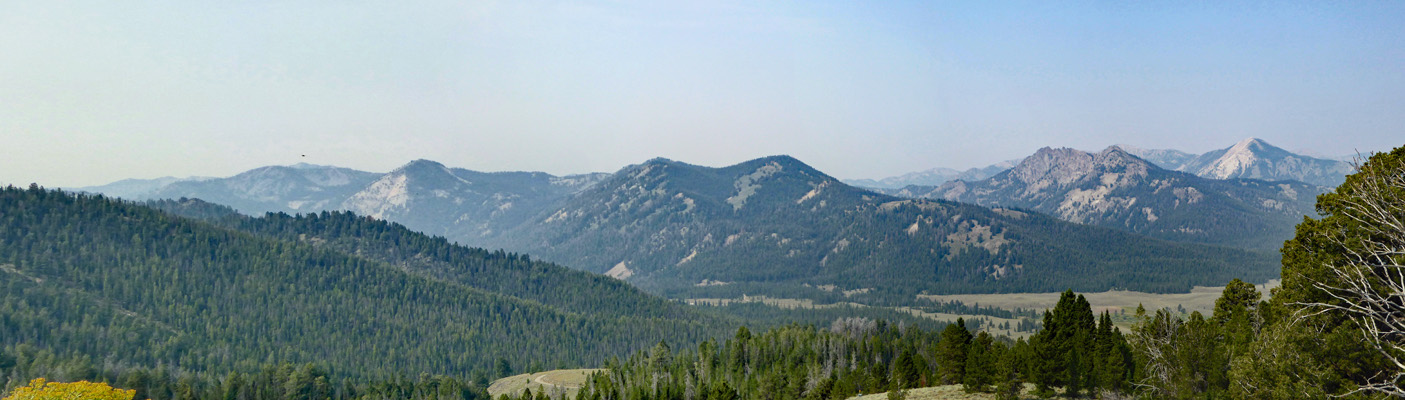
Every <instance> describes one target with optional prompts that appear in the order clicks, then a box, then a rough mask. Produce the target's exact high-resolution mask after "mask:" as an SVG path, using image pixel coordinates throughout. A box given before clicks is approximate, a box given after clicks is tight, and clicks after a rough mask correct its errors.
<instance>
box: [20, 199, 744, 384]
mask: <svg viewBox="0 0 1405 400" xmlns="http://www.w3.org/2000/svg"><path fill="white" fill-rule="evenodd" d="M332 222H346V221H345V220H339V219H336V218H332V217H330V216H329V217H327V218H320V217H319V218H304V219H301V220H282V221H272V222H269V223H268V225H269V226H271V227H281V228H288V229H284V230H282V231H281V232H282V233H280V234H278V235H264V234H251V233H247V232H242V231H238V230H234V229H228V228H222V227H218V226H215V225H211V224H208V223H204V222H199V221H195V220H190V219H185V218H181V217H176V216H172V215H169V214H166V213H162V212H159V211H157V210H154V209H151V208H146V207H142V206H138V205H134V204H130V203H125V202H119V201H113V200H109V199H106V198H102V197H99V196H88V195H70V194H66V193H62V192H54V191H46V190H42V189H39V188H31V189H28V190H24V189H16V188H4V189H0V239H3V240H0V285H3V287H4V291H3V294H0V345H4V346H9V345H16V344H21V343H23V344H27V345H31V346H39V347H41V348H53V349H55V350H56V351H63V352H75V353H77V354H87V355H91V356H96V357H99V358H104V359H108V360H110V361H111V362H119V363H130V364H136V365H167V366H171V367H176V368H182V369H187V370H196V371H207V370H214V371H231V370H241V369H248V368H253V367H254V366H257V365H260V364H262V363H264V362H268V361H270V360H273V361H287V362H297V363H301V362H312V361H316V362H320V363H326V365H329V366H331V367H332V368H333V369H334V370H336V371H337V372H338V374H342V375H350V376H368V375H376V374H383V373H386V372H388V371H395V372H396V373H402V374H408V375H414V374H418V373H420V372H430V373H445V374H465V373H467V372H468V371H470V370H472V369H486V368H489V367H490V365H491V364H492V363H493V361H494V360H496V359H499V358H502V359H505V360H509V361H510V362H512V364H513V365H528V364H531V363H541V364H546V365H597V364H599V363H600V362H603V361H604V360H605V359H606V358H608V357H610V356H613V355H616V354H621V353H622V352H627V351H633V350H636V349H640V348H644V347H646V346H648V345H651V344H653V343H657V342H658V341H659V340H663V339H668V340H670V341H678V342H696V341H699V340H702V339H705V338H708V337H712V336H714V335H716V334H718V333H720V332H725V331H727V330H729V329H731V328H733V327H732V326H709V325H708V323H709V321H711V320H713V319H714V317H709V316H708V315H705V314H693V313H690V312H688V311H679V310H678V308H677V306H675V305H673V304H671V303H667V302H664V301H662V300H660V299H657V298H653V297H651V296H647V295H644V294H642V293H640V292H638V291H636V290H633V289H632V288H628V287H626V286H624V285H619V284H617V283H613V282H608V281H601V280H600V279H595V278H593V277H589V276H585V275H583V274H580V273H576V272H572V271H564V269H561V268H560V267H555V266H547V265H542V264H540V263H535V262H530V261H528V260H527V259H526V258H525V257H521V256H515V255H508V254H503V253H488V252H481V251H475V250H470V249H457V250H455V249H454V248H452V247H446V246H443V245H442V244H443V243H442V242H434V243H427V244H423V245H421V247H419V248H415V247H413V246H406V247H400V246H399V245H396V244H394V243H395V240H386V238H385V236H393V235H396V233H395V232H396V230H394V229H380V230H375V229H367V230H366V231H364V232H363V233H374V234H375V235H377V236H378V237H380V238H378V239H375V241H377V242H381V243H387V242H389V243H390V244H385V245H383V246H384V247H382V248H381V250H379V252H381V253H385V254H393V253H394V252H395V251H399V250H404V251H405V253H403V254H409V255H412V256H411V257H410V258H416V257H419V256H418V255H414V254H416V253H419V254H421V255H422V253H423V250H425V249H434V250H435V251H447V252H450V253H455V254H446V256H445V258H443V259H442V260H446V262H445V263H442V265H440V267H439V269H440V270H441V271H446V272H445V273H449V272H447V271H455V270H458V269H460V268H463V269H464V270H460V272H461V275H473V274H474V272H475V271H485V270H486V271H493V270H498V269H501V270H502V271H503V272H500V273H499V275H497V276H499V277H503V278H502V279H499V281H502V282H504V285H506V286H508V287H509V288H508V289H506V290H503V291H501V292H498V291H492V290H491V288H486V287H485V286H486V284H484V283H482V282H478V283H476V284H475V283H471V281H470V280H466V279H454V278H453V276H448V277H434V276H433V274H432V273H427V271H432V270H433V269H430V268H427V267H425V268H421V267H413V266H407V265H406V263H404V262H400V263H387V262H385V261H391V260H393V259H395V257H394V256H378V257H369V256H360V255H357V254H355V253H357V252H362V251H363V250H364V249H370V248H371V247H366V246H360V247H358V248H356V249H351V248H348V247H347V246H344V245H338V244H335V242H338V241H341V240H342V239H322V238H320V237H311V238H306V239H302V238H303V236H301V235H303V234H302V233H298V234H297V235H299V237H300V239H299V240H287V239H284V237H286V235H292V234H294V232H296V231H297V230H298V229H303V228H297V229H292V228H291V227H294V226H297V225H317V224H318V223H325V224H324V225H323V226H324V227H325V228H327V229H336V230H340V231H342V232H350V231H351V230H356V229H365V228H364V227H359V226H356V225H355V224H342V225H339V224H336V223H332ZM355 235H357V234H356V233H353V234H350V235H349V236H355ZM343 236H346V235H343ZM327 237H329V238H332V237H334V236H332V235H327ZM318 239H322V240H326V243H329V244H316V243H314V242H317V241H318ZM365 243H371V242H369V241H368V242H365ZM436 243H437V244H436ZM367 246H369V245H367ZM447 260H452V261H453V262H452V263H451V262H447ZM431 261H432V259H431ZM513 275H516V276H521V277H523V278H521V279H516V280H513V279H509V278H507V276H513ZM534 282H538V283H537V284H539V283H540V282H556V283H557V284H559V285H561V286H559V287H552V288H544V287H534V286H533V285H534ZM485 289H489V290H485ZM533 290H535V291H536V292H539V293H545V292H547V291H555V292H556V293H562V294H568V295H573V296H579V297H589V296H597V295H598V296H602V297H603V298H606V299H613V300H612V301H617V302H619V303H620V304H621V305H620V306H610V305H608V304H603V303H602V304H590V303H586V304H582V305H572V306H566V305H560V304H558V305H553V304H546V303H543V302H540V301H537V300H534V299H531V297H533V295H532V293H531V292H532V291H533ZM510 292H512V293H510ZM611 296H613V297H611ZM539 297H545V296H539ZM631 302H632V303H631ZM638 305H643V306H645V307H646V308H647V307H654V308H660V309H664V310H670V309H671V310H674V312H675V315H677V316H678V318H671V317H669V316H667V315H664V316H657V315H648V314H633V313H629V312H626V310H624V309H621V308H609V307H633V306H638ZM646 311H648V310H646Z"/></svg>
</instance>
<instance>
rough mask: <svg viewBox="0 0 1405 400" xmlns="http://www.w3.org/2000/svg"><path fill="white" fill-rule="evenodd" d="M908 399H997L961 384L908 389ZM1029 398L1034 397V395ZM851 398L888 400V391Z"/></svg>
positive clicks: (1026, 390)
mask: <svg viewBox="0 0 1405 400" xmlns="http://www.w3.org/2000/svg"><path fill="white" fill-rule="evenodd" d="M1033 390H1034V385H1032V384H1025V388H1024V394H1023V395H1021V396H1020V397H1021V398H1026V397H1025V396H1028V395H1029V393H1030V392H1031V391H1033ZM907 398H908V400H995V394H993V393H966V392H965V391H963V390H961V385H946V386H933V387H925V388H917V389H909V390H908V391H907ZM1028 398H1034V397H1032V396H1030V397H1028ZM849 400H888V393H887V392H883V393H876V394H869V395H863V396H857V397H850V398H849Z"/></svg>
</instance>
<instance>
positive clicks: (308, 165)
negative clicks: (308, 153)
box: [288, 162, 335, 169]
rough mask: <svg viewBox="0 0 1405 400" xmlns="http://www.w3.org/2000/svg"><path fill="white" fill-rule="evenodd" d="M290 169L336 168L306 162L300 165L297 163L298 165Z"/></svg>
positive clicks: (290, 166) (291, 166)
mask: <svg viewBox="0 0 1405 400" xmlns="http://www.w3.org/2000/svg"><path fill="white" fill-rule="evenodd" d="M288 168H292V169H321V168H335V167H331V166H327V165H317V164H308V163H305V162H300V163H297V164H293V165H289V166H288Z"/></svg>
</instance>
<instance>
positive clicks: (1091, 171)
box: [895, 146, 1328, 250]
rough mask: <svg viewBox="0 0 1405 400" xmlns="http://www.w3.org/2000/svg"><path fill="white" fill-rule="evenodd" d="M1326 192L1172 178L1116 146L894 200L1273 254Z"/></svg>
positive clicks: (1046, 152) (1041, 155) (1049, 154)
mask: <svg viewBox="0 0 1405 400" xmlns="http://www.w3.org/2000/svg"><path fill="white" fill-rule="evenodd" d="M1326 190H1328V188H1326V187H1323V186H1316V185H1310V184H1306V183H1302V182H1298V181H1278V182H1270V181H1263V180H1255V179H1228V180H1220V179H1207V178H1201V177H1199V176H1196V175H1192V174H1188V173H1184V172H1177V171H1170V170H1166V169H1163V168H1160V167H1158V166H1156V165H1155V164H1152V163H1151V162H1149V161H1146V160H1143V159H1141V158H1139V157H1137V156H1135V155H1132V154H1131V153H1129V152H1127V151H1124V150H1123V149H1121V148H1120V147H1118V146H1113V147H1109V148H1107V149H1105V150H1103V151H1101V152H1097V153H1088V152H1083V151H1079V150H1074V149H1067V148H1063V149H1053V148H1047V147H1046V148H1043V149H1040V150H1039V151H1038V152H1036V153H1035V154H1034V155H1032V156H1030V157H1028V158H1025V159H1024V161H1022V162H1021V163H1020V164H1019V165H1017V166H1015V168H1012V169H1010V170H1008V171H1005V172H1002V173H1000V174H997V175H995V176H993V177H990V178H987V179H984V180H979V181H974V182H966V181H953V182H948V183H946V184H943V185H941V186H937V187H930V186H909V187H907V188H904V189H902V190H899V191H896V192H895V194H898V195H901V196H905V197H913V198H932V199H945V200H951V201H960V202H966V203H973V204H979V205H983V206H987V207H1012V208H1019V209H1026V210H1032V211H1037V212H1040V213H1045V214H1049V215H1053V216H1056V217H1058V218H1060V219H1063V220H1066V221H1070V222H1076V223H1081V224H1091V225H1098V226H1105V227H1109V228H1113V229H1121V230H1125V231H1129V232H1136V233H1141V234H1145V235H1149V236H1152V237H1157V238H1162V239H1166V240H1173V241H1180V242H1193V243H1206V244H1216V245H1228V246H1235V247H1243V248H1257V249H1264V250H1272V249H1276V248H1278V247H1280V246H1281V245H1282V241H1283V240H1286V239H1288V238H1290V237H1292V234H1293V226H1294V225H1296V224H1297V223H1298V222H1300V221H1301V220H1302V217H1303V216H1304V215H1315V214H1316V212H1315V210H1314V208H1313V207H1314V204H1315V202H1316V197H1317V195H1318V194H1320V193H1323V192H1325V191H1326Z"/></svg>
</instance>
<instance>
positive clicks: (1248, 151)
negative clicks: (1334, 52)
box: [845, 138, 1353, 193]
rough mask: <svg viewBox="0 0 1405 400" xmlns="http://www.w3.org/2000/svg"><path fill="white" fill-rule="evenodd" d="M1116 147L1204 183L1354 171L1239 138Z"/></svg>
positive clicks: (1330, 181) (929, 176) (1331, 176)
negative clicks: (1205, 146)
mask: <svg viewBox="0 0 1405 400" xmlns="http://www.w3.org/2000/svg"><path fill="white" fill-rule="evenodd" d="M1117 147H1118V148H1121V149H1122V150H1123V151H1126V152H1128V153H1131V154H1133V155H1136V156H1137V157H1141V158H1142V159H1144V160H1147V161H1150V162H1151V163H1153V164H1156V166H1158V167H1161V168H1163V169H1167V170H1172V171H1181V172H1187V173H1190V174H1194V175H1196V176H1199V177H1202V178H1209V179H1237V178H1242V179H1261V180H1267V181H1301V182H1305V183H1310V184H1314V185H1321V186H1330V187H1336V186H1337V185H1340V184H1341V183H1342V180H1343V179H1345V177H1346V175H1347V174H1350V173H1352V172H1353V167H1352V166H1351V163H1350V162H1348V161H1349V160H1351V159H1352V157H1337V158H1332V159H1326V158H1318V157H1311V156H1306V155H1301V154H1296V153H1293V152H1290V151H1287V150H1284V149H1281V148H1278V147H1275V146H1273V145H1271V144H1269V143H1268V142H1266V141H1264V140H1263V139H1258V138H1248V139H1244V140H1242V141H1240V142H1239V143H1235V144H1234V145H1233V146H1230V147H1226V148H1223V149H1218V150H1213V151H1209V152H1206V153H1204V154H1192V153H1187V152H1184V151H1180V150H1172V149H1143V148H1139V147H1136V146H1131V145H1125V144H1119V145H1117ZM1019 162H1020V160H1011V161H1004V162H1000V163H996V164H992V165H990V166H986V167H984V168H971V169H968V170H966V171H957V170H954V169H950V168H934V169H930V170H926V171H920V172H912V173H907V174H903V175H899V176H893V177H888V178H883V179H878V180H873V179H852V180H846V181H845V182H846V183H849V184H851V185H854V186H860V187H865V188H870V189H875V190H878V191H881V192H885V193H895V192H894V190H901V189H902V188H905V187H908V186H940V185H942V184H944V183H947V182H950V181H956V180H962V181H967V182H974V181H979V180H982V179H986V178H989V177H992V176H995V175H996V174H998V173H1001V172H1004V171H1005V170H1008V169H1010V168H1014V167H1015V165H1018V164H1019Z"/></svg>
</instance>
